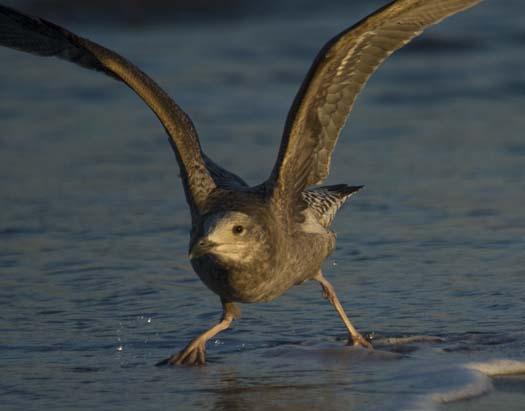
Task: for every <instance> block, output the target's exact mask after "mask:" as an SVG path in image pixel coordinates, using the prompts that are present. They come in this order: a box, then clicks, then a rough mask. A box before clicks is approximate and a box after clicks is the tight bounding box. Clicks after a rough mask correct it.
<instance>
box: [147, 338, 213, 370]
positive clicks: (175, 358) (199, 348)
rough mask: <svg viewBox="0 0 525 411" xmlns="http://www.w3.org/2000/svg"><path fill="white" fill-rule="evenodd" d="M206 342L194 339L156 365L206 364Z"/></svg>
mask: <svg viewBox="0 0 525 411" xmlns="http://www.w3.org/2000/svg"><path fill="white" fill-rule="evenodd" d="M205 344H206V343H205V342H204V343H201V342H199V341H193V342H191V343H190V344H189V345H188V346H187V347H186V348H184V349H183V350H182V351H180V352H179V353H178V354H174V355H172V356H171V357H169V358H166V359H165V360H162V361H159V362H158V363H157V364H155V365H156V366H161V365H204V364H206V346H205Z"/></svg>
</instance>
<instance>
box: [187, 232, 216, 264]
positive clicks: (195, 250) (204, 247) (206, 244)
mask: <svg viewBox="0 0 525 411" xmlns="http://www.w3.org/2000/svg"><path fill="white" fill-rule="evenodd" d="M215 246H216V244H215V243H214V242H213V241H210V240H208V238H206V237H203V238H200V239H199V240H197V241H196V242H195V244H193V246H192V247H191V249H190V253H189V254H188V257H189V258H190V260H193V259H194V258H197V257H200V256H203V255H204V254H208V253H209V252H210V251H211V250H212V249H213V248H214V247H215Z"/></svg>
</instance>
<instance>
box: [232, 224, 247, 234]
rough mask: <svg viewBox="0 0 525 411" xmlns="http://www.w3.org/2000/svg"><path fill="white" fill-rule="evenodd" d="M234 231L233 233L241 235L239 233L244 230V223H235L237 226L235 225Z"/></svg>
mask: <svg viewBox="0 0 525 411" xmlns="http://www.w3.org/2000/svg"><path fill="white" fill-rule="evenodd" d="M232 231H233V234H237V235H239V234H242V233H243V232H244V227H243V226H242V225H235V226H233V229H232Z"/></svg>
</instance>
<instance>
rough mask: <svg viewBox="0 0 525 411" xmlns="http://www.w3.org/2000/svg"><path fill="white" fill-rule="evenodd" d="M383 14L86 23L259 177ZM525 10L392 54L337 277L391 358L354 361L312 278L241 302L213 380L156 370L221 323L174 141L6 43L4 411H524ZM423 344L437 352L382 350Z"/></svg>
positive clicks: (218, 155)
mask: <svg viewBox="0 0 525 411" xmlns="http://www.w3.org/2000/svg"><path fill="white" fill-rule="evenodd" d="M367 3H368V4H367ZM379 4H380V2H377V4H376V2H373V5H372V2H363V3H362V4H361V3H359V4H356V5H355V8H353V7H351V6H344V7H343V6H341V8H337V7H335V8H334V7H332V8H331V9H330V10H328V11H326V12H323V11H318V10H316V13H315V14H309V13H307V12H306V11H305V12H303V13H301V14H300V15H294V14H293V13H288V14H286V15H284V16H283V15H277V14H270V15H265V16H264V17H263V18H260V19H257V18H255V17H251V18H246V19H241V20H232V21H222V22H220V23H217V24H210V23H209V22H207V23H206V24H197V23H195V22H192V23H188V24H177V25H175V26H174V27H168V26H163V27H160V28H155V27H153V26H152V27H149V28H147V29H143V30H140V31H135V30H132V29H130V28H125V27H117V29H114V30H111V29H107V28H104V27H97V26H89V25H84V26H78V27H73V28H74V29H75V30H76V31H78V32H81V33H82V34H84V35H86V36H87V37H90V38H92V39H94V40H96V41H99V42H101V43H102V44H105V45H107V46H109V47H112V48H114V49H116V50H118V51H119V52H121V53H122V54H123V55H125V56H127V57H129V58H130V59H131V60H132V61H134V62H135V63H137V64H138V65H139V66H140V67H142V68H143V69H144V70H145V71H146V72H148V73H150V74H151V75H152V77H154V78H155V79H157V80H158V81H159V83H160V84H162V85H163V86H164V87H165V88H166V89H167V91H169V93H170V94H171V95H173V96H174V97H175V98H176V100H177V101H178V102H179V103H180V104H181V105H182V107H184V108H185V109H186V110H187V111H188V112H189V113H190V115H191V116H192V118H193V119H194V121H195V123H196V125H197V128H198V130H199V133H200V135H201V138H202V142H203V146H204V148H205V150H206V151H207V152H208V153H209V154H210V156H211V157H212V158H214V159H215V160H216V161H217V162H219V163H220V164H222V165H224V166H226V167H227V168H230V169H232V171H235V172H237V173H239V174H240V175H242V176H243V177H245V178H246V179H247V180H248V181H249V182H250V183H257V182H260V181H262V180H263V179H265V178H266V176H267V175H268V173H269V170H270V169H271V166H272V164H273V161H274V158H275V155H276V151H277V147H278V141H279V136H280V133H281V129H282V124H283V122H284V118H285V116H286V112H287V110H288V107H289V104H290V102H291V100H292V98H293V96H294V94H295V92H296V90H297V87H298V85H299V84H300V81H301V80H302V77H303V76H304V74H305V72H306V70H307V68H308V66H309V64H310V62H311V60H312V58H313V55H314V54H315V52H316V50H317V49H318V48H319V47H320V46H321V45H322V43H323V42H324V41H325V40H327V39H328V38H329V37H330V36H331V35H333V34H335V33H336V32H337V31H338V30H340V29H342V28H344V27H345V26H347V25H348V24H349V23H353V22H354V21H356V20H357V19H358V18H359V17H361V16H363V15H364V14H365V13H366V12H367V11H371V10H372V9H373V6H376V5H379ZM522 8H523V6H522V5H521V4H520V2H518V1H512V2H511V1H508V2H506V5H505V8H502V7H501V6H500V5H499V4H498V3H495V2H486V3H485V4H484V5H483V6H481V7H478V8H477V9H475V10H472V11H470V12H469V13H466V14H463V15H461V16H458V17H456V18H454V19H452V20H450V21H447V22H445V23H444V24H442V25H440V27H438V28H436V29H433V30H432V31H430V32H428V33H427V34H426V35H425V37H423V38H422V39H421V40H420V41H418V42H416V43H415V44H414V45H413V47H409V48H407V49H406V50H403V51H402V52H400V53H398V54H397V55H395V56H393V57H392V58H391V59H390V60H389V61H388V62H387V63H386V64H385V65H384V67H382V69H381V70H380V71H379V73H377V74H376V75H375V76H374V78H373V79H372V81H371V82H370V83H369V85H368V86H367V88H366V91H365V92H364V93H363V95H362V96H361V97H360V99H359V100H358V104H357V105H356V107H355V110H354V112H353V114H352V117H351V120H350V121H349V124H348V127H347V128H346V129H345V130H344V132H343V134H342V137H341V140H340V144H339V145H338V147H337V153H336V155H335V156H334V161H333V167H332V174H331V176H330V179H329V182H333V183H341V182H346V183H350V184H365V185H366V188H365V189H364V190H362V191H361V192H359V194H358V195H356V196H355V197H353V198H352V201H351V205H350V206H349V207H347V208H346V209H345V210H343V211H342V212H341V213H340V215H339V216H338V218H337V220H336V222H335V225H334V227H335V229H336V230H337V232H338V248H337V250H336V251H335V253H334V254H333V255H332V256H331V258H330V259H329V260H328V261H327V263H326V267H325V273H326V276H327V277H328V278H329V279H330V280H331V281H332V282H333V284H334V286H335V287H336V290H337V291H338V293H339V296H340V298H341V300H342V302H343V305H344V306H345V307H346V309H347V311H348V313H349V315H350V318H351V319H352V320H353V321H354V323H355V325H356V326H357V327H358V328H359V329H361V330H363V331H364V332H365V333H373V335H374V336H375V341H377V342H376V346H377V350H376V351H375V352H374V353H366V352H364V351H362V350H358V349H354V348H349V347H344V342H345V341H344V340H345V333H344V329H343V326H342V324H341V323H340V320H339V319H338V317H337V315H336V314H335V312H334V311H333V309H332V308H331V307H330V305H329V304H328V303H327V302H326V301H325V300H323V299H322V298H321V292H320V289H319V286H318V285H316V284H313V283H311V284H304V285H302V286H301V287H296V288H295V289H292V290H290V291H289V292H288V293H287V294H286V295H285V296H283V297H282V298H280V299H278V300H277V301H274V302H272V303H269V304H261V305H251V306H242V307H241V308H242V318H241V320H240V321H237V322H235V323H234V327H233V328H232V329H231V330H229V331H227V332H224V333H223V334H220V335H219V336H218V337H217V338H216V339H213V340H212V341H210V343H209V344H208V360H209V364H208V365H207V366H206V367H203V368H194V369H188V368H155V367H153V364H154V363H155V362H157V361H158V360H160V359H163V358H165V357H166V356H167V355H169V354H171V353H174V352H176V351H177V350H178V349H180V348H182V347H183V346H184V345H185V344H186V343H187V342H188V341H189V340H190V339H191V338H192V337H194V336H195V335H197V334H198V333H199V332H201V331H203V330H204V329H206V327H209V326H210V325H212V324H213V323H214V322H215V321H216V320H217V319H218V317H219V316H220V304H219V301H218V298H217V297H216V296H215V295H213V294H212V293H211V292H209V291H208V290H207V289H206V288H205V287H204V286H203V285H202V284H201V283H200V281H199V280H198V279H197V277H196V276H195V275H194V274H193V273H192V271H191V268H190V266H189V264H188V261H187V258H186V251H187V241H188V222H189V214H188V211H187V209H186V205H185V203H184V199H183V195H182V189H181V186H180V183H179V180H178V174H177V173H178V170H177V165H176V162H175V160H174V158H173V154H172V153H171V151H170V148H169V145H168V144H167V141H166V137H165V136H164V134H163V130H162V128H161V127H160V126H159V124H158V123H157V121H156V119H155V118H154V116H153V115H152V114H151V113H150V112H149V111H148V110H147V109H146V108H145V107H144V105H143V104H142V103H141V102H140V101H139V100H138V99H137V98H136V97H135V96H134V95H133V93H132V92H130V91H129V90H127V89H126V88H125V87H123V86H122V85H119V84H118V83H116V82H114V81H112V80H111V79H106V78H104V77H103V76H101V75H99V74H97V73H91V72H86V71H84V70H81V69H79V68H76V67H73V66H71V65H69V64H66V63H64V62H61V61H55V60H44V59H38V58H36V57H32V56H27V55H23V54H21V53H17V52H14V51H10V50H4V49H0V61H1V62H2V63H1V64H0V79H1V80H0V82H1V83H0V84H1V87H0V124H1V130H2V132H1V133H0V187H1V190H0V201H1V204H2V207H1V209H0V267H1V268H0V272H1V277H0V281H1V287H0V307H1V316H0V330H1V337H0V358H1V361H0V375H1V381H0V395H1V401H2V409H6V410H8V409H51V408H52V409H72V408H74V409H94V408H101V409H125V410H135V409H136V410H147V409H165V408H175V409H177V410H194V409H202V410H237V409H238V410H241V409H242V410H244V409H254V410H266V409H274V410H286V411H292V410H303V409H309V410H326V409H333V410H348V409H359V410H388V409H392V410H397V409H438V410H471V409H472V410H474V409H475V410H489V409H494V408H496V409H498V408H499V409H506V410H518V409H523V404H524V400H525V379H524V377H523V371H524V370H523V368H524V367H523V365H524V361H525V351H524V348H523V347H524V345H523V343H522V341H523V337H524V334H525V332H524V328H523V318H524V314H525V297H524V295H525V285H524V284H525V282H524V281H523V278H524V276H525V268H524V267H525V253H524V249H525V208H524V207H523V204H524V203H525V184H524V181H525V180H524V179H525V141H524V139H523V132H522V130H523V129H524V128H525V118H524V117H523V102H524V98H525V77H524V74H523V73H524V72H525V55H524V53H523V52H522V49H523V43H524V39H525V36H524V32H523V28H522V27H523V24H522V23H523V21H522V20H523V19H522V17H521V14H522V13H520V11H521V10H522ZM417 335H426V336H435V337H439V338H440V340H432V341H418V340H417V339H416V340H415V341H408V342H406V341H405V343H403V344H401V343H400V342H399V341H398V340H392V341H388V340H385V339H384V337H402V336H417ZM401 342H403V341H401ZM509 361H513V362H509ZM509 373H510V374H517V375H515V376H494V375H495V374H509ZM481 394H484V395H481ZM467 399H468V400H467Z"/></svg>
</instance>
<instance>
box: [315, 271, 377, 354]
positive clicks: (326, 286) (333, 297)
mask: <svg viewBox="0 0 525 411" xmlns="http://www.w3.org/2000/svg"><path fill="white" fill-rule="evenodd" d="M315 280H317V281H319V283H321V286H322V287H323V292H324V295H325V297H326V298H327V299H328V301H330V303H332V305H333V306H334V307H335V309H336V310H337V313H338V314H339V317H341V320H343V322H344V323H345V326H346V329H347V330H348V332H349V334H350V336H349V338H348V344H353V345H360V346H361V347H365V348H370V349H371V348H372V344H370V343H369V342H368V341H367V340H366V339H365V338H364V337H363V336H362V335H361V334H360V333H359V332H358V331H357V330H356V329H355V327H354V326H353V325H352V323H351V322H350V320H349V319H348V317H347V316H346V313H345V311H344V309H343V306H342V305H341V302H340V301H339V298H337V294H336V293H335V290H334V287H333V286H332V284H330V282H329V281H328V280H327V279H326V278H325V277H324V275H323V273H322V272H321V271H319V274H317V276H316V277H315Z"/></svg>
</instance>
